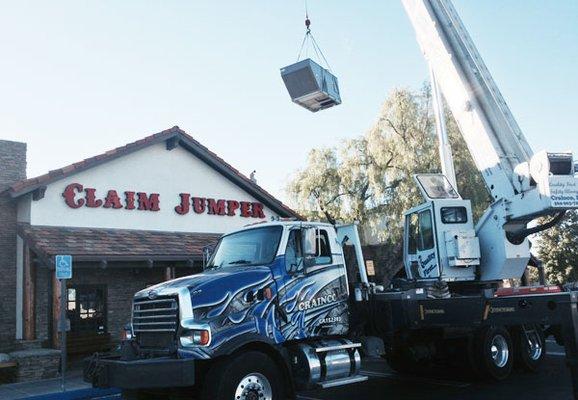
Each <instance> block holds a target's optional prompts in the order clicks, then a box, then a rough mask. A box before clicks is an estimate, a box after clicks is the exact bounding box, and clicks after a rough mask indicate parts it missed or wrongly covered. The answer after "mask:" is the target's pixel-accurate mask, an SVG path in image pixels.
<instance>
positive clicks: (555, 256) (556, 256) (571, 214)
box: [538, 211, 578, 284]
mask: <svg viewBox="0 0 578 400" xmlns="http://www.w3.org/2000/svg"><path fill="white" fill-rule="evenodd" d="M538 246H539V250H538V257H539V258H540V259H541V260H542V262H543V263H544V272H545V273H546V279H547V280H548V281H549V282H551V283H558V284H561V283H567V282H576V281H578V212H577V211H568V212H567V213H566V216H565V218H564V219H563V220H562V222H561V223H559V224H558V225H556V226H554V227H553V228H550V229H547V230H545V231H543V232H541V233H540V235H539V239H538Z"/></svg>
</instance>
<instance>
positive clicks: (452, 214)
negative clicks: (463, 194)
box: [440, 207, 468, 224]
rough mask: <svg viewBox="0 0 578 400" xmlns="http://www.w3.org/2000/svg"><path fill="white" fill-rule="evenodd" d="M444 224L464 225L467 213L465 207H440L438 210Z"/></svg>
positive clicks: (466, 220)
mask: <svg viewBox="0 0 578 400" xmlns="http://www.w3.org/2000/svg"><path fill="white" fill-rule="evenodd" d="M440 213H441V216H442V222H443V223H444V224H465V223H466V222H468V212H467V210H466V208H465V207H442V208H441V210H440Z"/></svg>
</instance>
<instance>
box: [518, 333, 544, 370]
mask: <svg viewBox="0 0 578 400" xmlns="http://www.w3.org/2000/svg"><path fill="white" fill-rule="evenodd" d="M526 328H527V329H526V331H524V328H523V327H520V328H519V329H516V331H515V333H514V350H515V352H516V359H515V362H516V365H517V366H518V367H520V368H521V369H523V370H526V371H529V372H536V371H537V370H538V368H539V367H540V365H541V364H542V361H544V357H545V355H546V341H545V340H544V332H543V331H542V328H541V327H540V325H531V326H526Z"/></svg>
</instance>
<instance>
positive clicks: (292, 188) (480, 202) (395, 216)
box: [287, 86, 488, 243]
mask: <svg viewBox="0 0 578 400" xmlns="http://www.w3.org/2000/svg"><path fill="white" fill-rule="evenodd" d="M446 119H447V122H446V124H447V128H448V135H449V137H450V143H451V144H452V148H453V152H454V159H455V168H456V171H457V179H458V187H459V190H460V192H461V193H462V195H463V196H464V197H465V198H470V199H472V201H473V203H474V210H475V214H476V215H477V216H479V215H480V211H481V210H483V209H485V208H486V206H487V200H488V194H487V191H486V188H485V184H484V182H483V180H482V178H481V176H480V174H479V172H478V171H477V169H476V167H475V166H474V164H473V161H472V159H471V157H470V155H469V153H468V151H467V148H466V144H465V142H464V141H463V139H462V137H461V135H460V134H459V131H458V127H457V125H456V123H455V122H454V120H453V118H452V117H451V116H450V115H449V114H448V115H447V118H446ZM439 171H440V162H439V155H438V150H437V138H436V135H435V127H434V122H433V116H432V112H431V95H430V90H429V87H427V86H425V87H424V88H423V89H422V90H421V91H418V92H412V91H409V90H405V89H398V90H394V91H393V92H392V93H391V94H390V95H389V96H388V98H387V99H386V101H385V103H384V104H383V106H382V109H381V111H380V114H379V117H378V119H377V121H376V123H375V124H374V126H373V127H372V128H371V129H370V130H369V132H368V133H367V134H365V135H364V136H360V137H357V138H354V139H350V140H346V141H344V142H343V143H342V144H341V145H340V146H339V148H337V149H335V148H333V149H313V150H311V151H310V152H309V157H308V161H307V166H306V167H305V168H304V169H302V170H299V171H297V172H296V174H295V176H294V177H293V179H292V180H291V182H290V183H289V185H288V187H287V192H288V194H289V195H290V197H291V199H292V201H293V203H294V206H296V208H297V209H299V211H300V212H302V213H303V214H304V215H306V216H307V217H308V218H311V219H328V220H337V221H342V222H351V221H359V222H360V224H361V225H362V227H363V229H362V230H361V231H362V232H364V233H365V234H366V235H370V236H372V237H373V238H377V239H378V240H380V241H389V242H392V243H398V242H399V241H400V240H401V238H402V233H403V213H404V211H406V210H407V209H409V208H411V207H413V206H416V205H418V204H420V203H421V202H422V198H421V194H420V192H419V190H418V188H417V186H416V184H415V182H414V180H413V178H412V176H413V174H415V173H428V172H439Z"/></svg>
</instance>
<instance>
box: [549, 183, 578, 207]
mask: <svg viewBox="0 0 578 400" xmlns="http://www.w3.org/2000/svg"><path fill="white" fill-rule="evenodd" d="M549 180H550V200H551V201H552V207H555V208H578V179H576V178H575V177H573V176H551V177H550V179H549Z"/></svg>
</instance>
